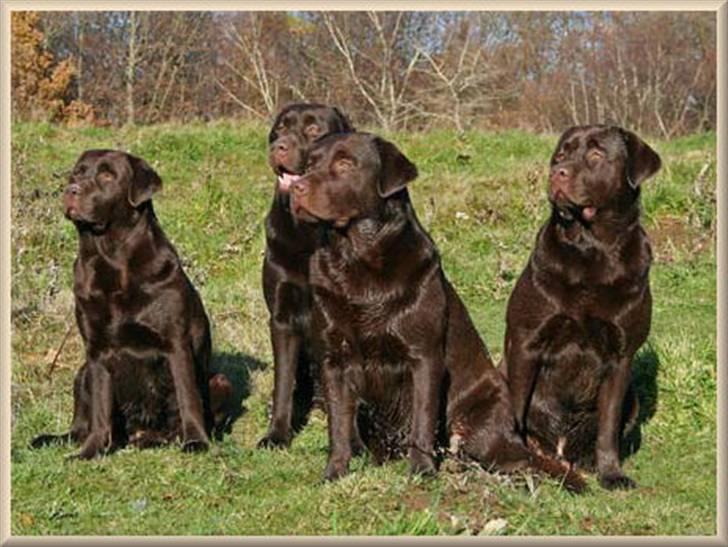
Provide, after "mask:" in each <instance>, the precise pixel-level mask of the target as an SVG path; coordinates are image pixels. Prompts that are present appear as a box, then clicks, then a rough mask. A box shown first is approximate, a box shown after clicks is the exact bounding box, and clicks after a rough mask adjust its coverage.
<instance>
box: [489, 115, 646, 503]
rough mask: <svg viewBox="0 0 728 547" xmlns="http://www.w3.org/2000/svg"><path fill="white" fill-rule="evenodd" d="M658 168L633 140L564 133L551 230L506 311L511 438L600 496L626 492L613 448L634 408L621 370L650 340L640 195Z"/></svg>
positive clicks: (607, 132) (595, 130) (605, 129)
mask: <svg viewBox="0 0 728 547" xmlns="http://www.w3.org/2000/svg"><path fill="white" fill-rule="evenodd" d="M659 168H660V157H659V156H658V155H657V154H656V153H655V152H654V151H653V150H652V149H651V148H650V147H649V146H648V145H647V144H645V143H644V142H643V141H642V140H641V139H640V138H639V137H638V136H637V135H635V134H634V133H632V132H629V131H625V130H624V129H621V128H619V127H609V126H603V125H591V126H581V127H572V128H571V129H569V130H568V131H566V132H565V133H564V134H563V135H562V136H561V139H560V140H559V142H558V145H557V146H556V151H555V152H554V154H553V157H552V158H551V172H550V176H549V183H550V186H549V201H550V202H551V208H552V212H551V218H550V219H549V220H548V222H546V224H545V225H544V226H543V227H542V228H541V230H540V232H539V234H538V236H537V238H536V247H535V249H534V251H533V253H532V254H531V257H530V259H529V261H528V265H527V266H526V268H525V270H524V271H523V273H522V274H521V276H520V278H519V280H518V282H517V283H516V286H515V288H514V289H513V293H512V294H511V296H510V299H509V301H508V309H507V317H506V322H507V328H506V334H505V346H504V348H505V349H504V365H503V366H504V369H505V373H506V374H507V376H508V384H509V388H510V392H511V396H512V400H513V406H514V411H515V413H516V419H517V421H518V425H519V429H520V431H521V433H522V434H523V435H527V436H528V438H529V440H530V441H531V442H533V443H535V444H536V445H537V446H538V447H539V448H540V449H541V450H544V451H546V452H548V453H551V454H557V455H558V456H560V457H562V458H565V459H566V460H568V461H569V462H572V463H576V464H580V465H581V466H583V467H585V468H593V466H594V465H596V468H597V470H598V476H599V481H600V483H601V484H602V485H603V486H604V487H606V488H609V489H613V488H630V487H634V486H635V483H634V482H633V481H632V480H631V479H630V478H629V477H627V476H626V475H625V474H624V473H623V472H622V470H621V462H620V460H619V440H620V436H622V434H623V433H626V432H627V430H628V429H629V428H630V427H631V426H632V424H633V423H634V421H635V419H636V416H637V411H638V405H637V399H636V397H635V393H634V390H633V389H632V388H631V387H630V367H631V362H632V358H633V357H634V354H635V352H636V351H637V349H638V348H639V347H640V346H641V345H642V344H643V342H644V341H645V340H646V338H647V334H648V332H649V330H650V316H651V296H650V287H649V281H648V273H649V269H650V262H651V250H650V244H649V241H648V239H647V236H646V234H645V232H644V230H643V229H642V226H641V225H640V222H639V212H640V208H639V195H640V184H641V183H642V182H644V181H645V180H646V179H647V178H649V177H650V176H652V175H654V174H655V173H656V172H657V170H658V169H659Z"/></svg>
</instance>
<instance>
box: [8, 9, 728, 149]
mask: <svg viewBox="0 0 728 547" xmlns="http://www.w3.org/2000/svg"><path fill="white" fill-rule="evenodd" d="M12 38H13V46H12V55H13V61H12V66H13V69H12V74H13V110H14V113H15V115H16V116H17V117H19V118H30V119H37V118H45V119H51V120H55V121H63V122H66V123H78V122H83V121H92V120H93V119H94V113H95V114H96V116H98V117H99V118H100V119H103V120H104V122H105V123H111V124H114V125H122V124H127V125H129V124H139V123H142V124H150V123H159V122H165V121H188V120H200V119H201V120H211V119H218V118H233V117H241V118H243V117H244V118H254V119H258V120H261V121H263V122H266V123H267V122H268V121H269V120H270V118H271V116H272V115H273V113H274V112H275V111H276V110H277V109H278V108H280V107H281V106H282V105H284V104H286V103H288V102H292V101H319V102H328V103H333V104H336V105H338V106H340V107H341V108H343V109H344V110H345V111H346V112H347V113H349V114H350V116H351V117H352V119H353V121H354V123H355V124H356V125H358V126H367V125H368V126H375V127H380V128H383V129H385V130H410V131H411V130H427V129H431V128H437V127H450V128H454V129H456V130H457V131H465V130H468V129H501V128H520V129H525V130H529V131H548V132H559V131H561V130H562V129H563V128H564V127H566V126H569V125H578V124H586V123H596V122H604V123H616V124H619V125H624V126H628V127H630V128H632V129H633V130H635V131H638V132H640V133H642V134H646V135H650V134H652V135H657V136H661V137H663V138H671V137H674V136H678V135H683V134H686V133H691V132H695V131H702V130H705V129H711V128H715V124H716V85H715V77H716V69H717V64H716V17H715V14H714V13H710V12H697V11H694V12H687V11H686V12H674V11H673V12H628V11H620V12H608V11H598V12H597V11H593V12H588V11H574V12H567V11H564V12H487V11H479V12H445V11H442V12H422V11H419V12H418V11H411V12H402V11H369V12H367V11H357V12H322V11H315V12H314V11H296V12H283V11H279V12H245V11H224V12H211V11H209V12H190V11H184V12H174V11H166V12H150V11H140V12H129V11H95V12H89V11H86V12H84V11H76V12H58V11H56V12H37V13H34V12H15V13H13V37H12ZM96 123H99V122H96Z"/></svg>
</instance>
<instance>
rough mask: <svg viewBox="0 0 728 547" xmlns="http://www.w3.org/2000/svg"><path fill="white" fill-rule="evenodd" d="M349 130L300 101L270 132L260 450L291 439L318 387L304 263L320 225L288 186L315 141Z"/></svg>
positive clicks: (333, 114)
mask: <svg viewBox="0 0 728 547" xmlns="http://www.w3.org/2000/svg"><path fill="white" fill-rule="evenodd" d="M347 131H353V128H352V126H351V124H350V123H349V121H348V120H347V119H346V117H345V116H344V115H343V114H342V113H341V112H340V111H339V110H338V109H337V108H334V107H330V106H325V105H321V104H308V103H299V104H292V105H289V106H287V107H286V108H284V109H283V110H281V112H280V113H279V114H278V115H277V116H276V119H275V121H274V122H273V127H272V128H271V130H270V134H269V136H268V142H269V162H270V165H271V167H272V169H273V171H274V172H275V174H276V175H277V180H276V189H275V195H274V197H273V204H272V205H271V208H270V212H269V213H268V216H267V217H266V220H265V233H266V248H265V258H264V260H263V292H264V295H265V302H266V305H267V306H268V311H269V313H270V339H271V344H272V347H273V361H274V369H273V374H274V387H273V410H272V415H271V419H270V424H269V427H268V432H267V433H266V435H265V436H264V437H263V438H262V439H261V440H260V441H259V443H258V446H260V447H266V448H271V447H286V446H288V445H289V444H290V442H291V438H292V436H293V432H294V431H295V430H297V429H299V428H300V427H301V426H302V425H303V423H304V422H305V420H306V416H307V414H308V412H309V410H310V408H311V405H312V402H313V397H314V393H315V391H316V389H317V386H318V372H317V371H316V370H315V368H316V367H315V364H314V363H312V362H311V356H310V348H309V344H308V328H309V317H310V299H311V294H310V289H309V285H308V263H309V259H310V257H311V254H312V253H313V251H314V249H315V247H316V243H317V237H318V236H317V232H318V230H317V228H316V227H315V226H311V225H308V224H301V223H299V222H297V221H296V219H295V218H294V217H293V216H292V215H291V209H290V187H291V184H293V183H294V182H295V181H296V180H298V177H299V176H300V174H301V173H302V172H303V168H304V166H305V162H306V159H307V153H308V149H309V147H310V146H311V143H312V142H313V141H314V140H315V139H316V138H318V137H321V136H323V135H326V134H328V133H337V132H347Z"/></svg>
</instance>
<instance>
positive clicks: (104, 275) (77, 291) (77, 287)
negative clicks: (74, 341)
mask: <svg viewBox="0 0 728 547" xmlns="http://www.w3.org/2000/svg"><path fill="white" fill-rule="evenodd" d="M92 266H93V267H90V268H89V267H87V268H84V269H83V271H82V272H81V274H80V275H78V269H77V276H76V281H75V284H74V295H75V301H76V313H77V318H78V322H79V327H80V328H81V330H82V332H83V334H84V337H85V338H86V339H87V342H88V343H89V345H90V346H91V349H94V350H100V351H103V350H110V349H113V348H135V349H138V350H144V349H162V348H163V347H164V340H163V337H162V335H161V333H160V329H159V328H158V326H157V323H158V322H159V321H157V320H156V319H159V318H162V312H163V310H161V309H157V308H159V306H158V305H157V303H156V302H155V299H154V298H152V296H151V295H150V294H149V293H148V292H147V291H146V290H145V288H144V287H143V284H141V283H139V282H138V280H137V279H135V278H134V277H133V276H131V275H129V274H128V272H125V271H124V270H123V269H119V268H114V267H112V266H111V265H109V264H108V263H106V262H104V261H100V260H99V261H97V262H96V263H95V264H93V265H92Z"/></svg>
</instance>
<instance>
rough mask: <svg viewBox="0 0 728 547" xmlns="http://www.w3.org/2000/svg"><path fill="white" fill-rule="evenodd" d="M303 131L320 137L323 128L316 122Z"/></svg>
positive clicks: (309, 135)
mask: <svg viewBox="0 0 728 547" xmlns="http://www.w3.org/2000/svg"><path fill="white" fill-rule="evenodd" d="M303 132H304V133H305V134H306V136H307V137H318V136H319V135H320V134H321V128H320V127H319V126H318V125H316V124H311V125H309V126H308V127H306V129H304V130H303Z"/></svg>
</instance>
